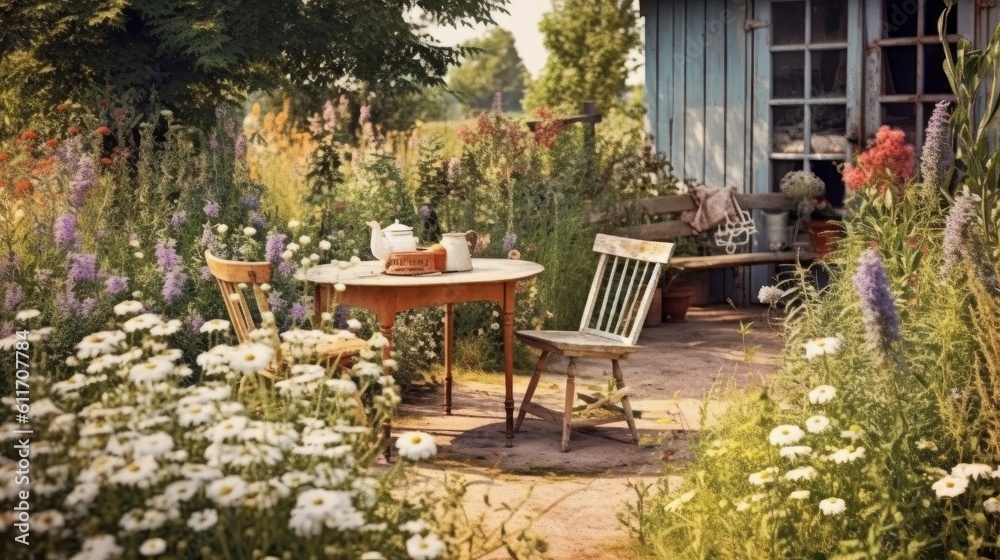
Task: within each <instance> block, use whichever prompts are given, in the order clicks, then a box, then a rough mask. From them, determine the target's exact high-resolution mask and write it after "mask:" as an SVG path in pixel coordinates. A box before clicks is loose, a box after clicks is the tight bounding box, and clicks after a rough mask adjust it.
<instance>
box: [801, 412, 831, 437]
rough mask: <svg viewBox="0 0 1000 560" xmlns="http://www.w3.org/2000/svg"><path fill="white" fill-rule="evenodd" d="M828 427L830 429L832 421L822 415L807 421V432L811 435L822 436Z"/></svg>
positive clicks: (811, 417)
mask: <svg viewBox="0 0 1000 560" xmlns="http://www.w3.org/2000/svg"><path fill="white" fill-rule="evenodd" d="M828 427H830V419H829V418H827V417H826V416H823V415H822V414H817V415H816V416H810V417H809V419H808V420H806V430H808V432H809V433H810V434H821V433H823V432H825V431H826V429H827V428H828Z"/></svg>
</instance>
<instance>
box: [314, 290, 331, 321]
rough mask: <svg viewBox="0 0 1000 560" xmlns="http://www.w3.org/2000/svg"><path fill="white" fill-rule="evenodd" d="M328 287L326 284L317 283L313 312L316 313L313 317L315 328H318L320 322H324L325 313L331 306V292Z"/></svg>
mask: <svg viewBox="0 0 1000 560" xmlns="http://www.w3.org/2000/svg"><path fill="white" fill-rule="evenodd" d="M327 287H328V286H327V285H326V284H316V291H315V295H316V297H315V298H313V312H314V313H315V316H314V317H313V322H314V323H313V324H314V326H313V328H314V329H318V328H319V326H320V324H322V322H323V313H325V312H326V311H327V309H328V308H329V307H330V292H329V290H327Z"/></svg>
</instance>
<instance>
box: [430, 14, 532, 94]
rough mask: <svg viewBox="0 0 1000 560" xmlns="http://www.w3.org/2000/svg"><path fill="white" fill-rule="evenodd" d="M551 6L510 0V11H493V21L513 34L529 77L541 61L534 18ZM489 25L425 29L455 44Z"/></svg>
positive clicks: (482, 31) (515, 44)
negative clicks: (494, 13)
mask: <svg viewBox="0 0 1000 560" xmlns="http://www.w3.org/2000/svg"><path fill="white" fill-rule="evenodd" d="M551 9H552V3H551V2H548V1H546V0H510V2H509V3H508V4H507V11H508V12H510V15H507V14H501V13H497V14H496V15H494V17H493V19H495V20H496V22H497V25H499V26H500V27H502V28H504V29H506V30H508V31H510V32H511V33H513V34H514V46H516V47H517V53H518V54H519V55H521V60H523V61H524V66H525V68H527V69H528V72H529V73H531V75H532V77H535V78H537V77H538V73H539V72H540V71H541V69H542V66H544V65H545V57H546V52H545V46H544V45H543V44H542V34H541V33H540V32H539V31H538V22H540V21H541V20H542V14H544V13H545V12H548V11H550V10H551ZM488 29H489V27H487V26H485V25H479V26H476V27H472V28H469V27H459V28H457V29H456V28H453V27H438V26H435V27H432V28H430V29H429V30H428V31H429V32H430V33H431V35H433V36H434V37H436V38H437V39H438V40H439V41H441V43H442V44H444V45H447V46H455V45H458V44H460V43H464V42H465V41H468V40H469V39H474V38H476V37H481V36H482V35H483V34H484V33H485V32H486V31H487V30H488Z"/></svg>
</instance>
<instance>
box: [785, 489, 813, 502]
mask: <svg viewBox="0 0 1000 560" xmlns="http://www.w3.org/2000/svg"><path fill="white" fill-rule="evenodd" d="M788 498H789V499H790V500H808V499H809V491H808V490H795V491H794V492H792V493H791V494H789V495H788Z"/></svg>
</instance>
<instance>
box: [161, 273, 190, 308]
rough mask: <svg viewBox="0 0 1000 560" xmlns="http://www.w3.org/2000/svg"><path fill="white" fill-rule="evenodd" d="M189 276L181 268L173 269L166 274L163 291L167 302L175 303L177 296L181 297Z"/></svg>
mask: <svg viewBox="0 0 1000 560" xmlns="http://www.w3.org/2000/svg"><path fill="white" fill-rule="evenodd" d="M187 278H188V277H187V274H184V273H183V272H181V271H180V270H171V271H170V272H168V273H167V274H166V276H164V278H163V291H162V292H161V293H162V294H163V299H164V300H166V301H167V303H173V302H174V301H175V300H176V299H177V298H179V297H181V294H182V293H183V291H184V283H185V282H187Z"/></svg>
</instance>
